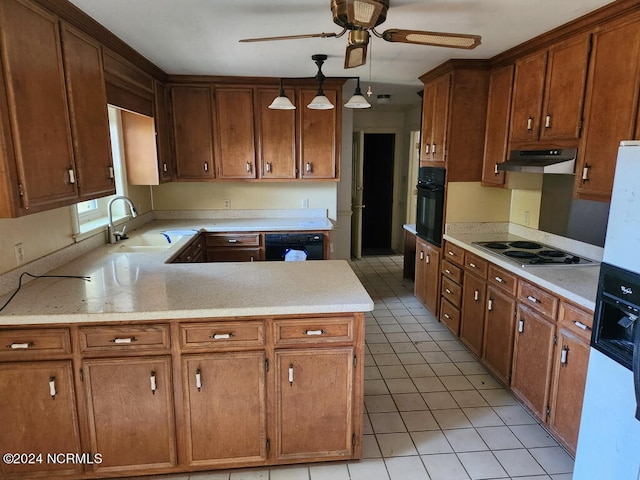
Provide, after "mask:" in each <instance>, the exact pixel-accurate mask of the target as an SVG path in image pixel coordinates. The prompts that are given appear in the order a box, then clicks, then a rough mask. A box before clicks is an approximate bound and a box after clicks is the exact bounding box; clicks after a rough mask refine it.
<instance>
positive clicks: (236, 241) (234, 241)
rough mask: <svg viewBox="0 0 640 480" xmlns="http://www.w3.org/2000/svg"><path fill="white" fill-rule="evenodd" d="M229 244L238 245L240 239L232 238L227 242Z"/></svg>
mask: <svg viewBox="0 0 640 480" xmlns="http://www.w3.org/2000/svg"><path fill="white" fill-rule="evenodd" d="M227 243H238V239H237V238H230V239H229V240H227Z"/></svg>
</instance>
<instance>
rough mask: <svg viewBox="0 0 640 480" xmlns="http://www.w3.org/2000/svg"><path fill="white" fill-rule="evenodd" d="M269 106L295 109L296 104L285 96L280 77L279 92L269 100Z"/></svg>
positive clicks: (275, 108) (278, 108) (271, 107)
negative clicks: (271, 100)
mask: <svg viewBox="0 0 640 480" xmlns="http://www.w3.org/2000/svg"><path fill="white" fill-rule="evenodd" d="M269 108H270V109H272V110H295V109H296V106H295V105H294V104H293V103H291V100H289V99H288V98H287V96H286V95H285V94H284V87H283V86H282V79H280V93H279V94H278V96H277V97H276V98H275V99H274V100H273V102H271V105H269Z"/></svg>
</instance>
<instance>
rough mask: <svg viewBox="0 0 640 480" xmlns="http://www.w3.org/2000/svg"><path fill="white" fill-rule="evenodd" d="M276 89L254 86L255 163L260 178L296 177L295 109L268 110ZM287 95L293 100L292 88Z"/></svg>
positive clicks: (276, 93)
mask: <svg viewBox="0 0 640 480" xmlns="http://www.w3.org/2000/svg"><path fill="white" fill-rule="evenodd" d="M279 93H280V92H279V90H278V89H267V88H260V89H258V102H259V108H260V112H259V113H260V126H259V135H258V139H259V141H258V145H259V147H258V148H259V154H258V164H259V171H260V176H261V177H262V178H280V179H282V178H291V179H293V178H296V111H295V110H271V109H269V105H271V102H273V99H274V98H276V97H277V96H278V94H279ZM286 93H287V95H288V96H289V99H290V100H291V101H292V103H294V104H295V98H293V97H292V96H293V95H295V92H294V91H293V90H288V91H287V92H286Z"/></svg>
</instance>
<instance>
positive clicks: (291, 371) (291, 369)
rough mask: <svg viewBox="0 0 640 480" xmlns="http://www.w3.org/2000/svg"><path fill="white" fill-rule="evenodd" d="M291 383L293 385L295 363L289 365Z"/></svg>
mask: <svg viewBox="0 0 640 480" xmlns="http://www.w3.org/2000/svg"><path fill="white" fill-rule="evenodd" d="M289 385H293V363H292V364H290V365H289Z"/></svg>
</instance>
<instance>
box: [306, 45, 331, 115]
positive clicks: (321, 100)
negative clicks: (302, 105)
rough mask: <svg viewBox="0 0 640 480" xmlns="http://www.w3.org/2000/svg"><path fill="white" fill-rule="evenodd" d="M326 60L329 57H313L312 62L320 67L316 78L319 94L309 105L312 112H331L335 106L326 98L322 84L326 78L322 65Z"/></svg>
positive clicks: (318, 55) (320, 55)
mask: <svg viewBox="0 0 640 480" xmlns="http://www.w3.org/2000/svg"><path fill="white" fill-rule="evenodd" d="M326 59H327V56H326V55H324V54H315V55H312V56H311V60H313V61H314V62H316V65H317V66H318V73H317V74H316V77H315V78H316V80H317V81H318V93H316V96H315V97H314V98H313V100H311V103H310V104H309V105H307V108H310V109H311V110H330V109H332V108H334V107H333V104H332V103H331V102H330V101H329V99H328V98H327V97H326V96H325V94H324V90H323V89H322V83H323V82H324V79H325V78H326V77H325V76H324V74H323V73H322V64H323V63H324V61H325V60H326Z"/></svg>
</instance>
